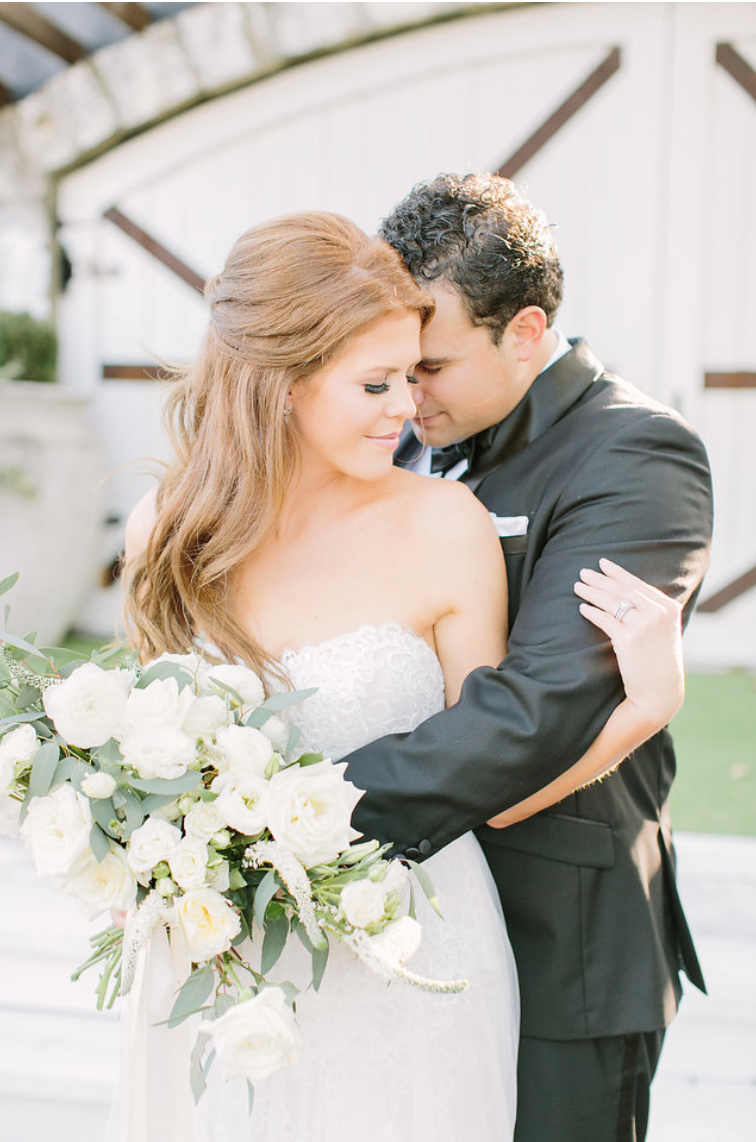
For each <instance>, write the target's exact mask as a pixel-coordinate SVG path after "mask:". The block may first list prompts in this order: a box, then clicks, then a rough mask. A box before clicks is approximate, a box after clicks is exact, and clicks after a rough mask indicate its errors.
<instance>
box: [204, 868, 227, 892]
mask: <svg viewBox="0 0 756 1142" xmlns="http://www.w3.org/2000/svg"><path fill="white" fill-rule="evenodd" d="M229 882H230V874H229V867H228V861H227V860H222V861H221V862H220V864H219V865H216V866H215V868H209V869H208V870H207V883H208V885H209V886H210V888H214V889H215V891H216V892H228V886H229Z"/></svg>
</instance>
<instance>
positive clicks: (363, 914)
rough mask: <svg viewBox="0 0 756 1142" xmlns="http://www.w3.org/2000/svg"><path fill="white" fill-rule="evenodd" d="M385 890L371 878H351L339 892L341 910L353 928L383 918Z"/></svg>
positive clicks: (375, 922)
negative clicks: (349, 882)
mask: <svg viewBox="0 0 756 1142" xmlns="http://www.w3.org/2000/svg"><path fill="white" fill-rule="evenodd" d="M385 910H386V891H385V888H384V886H383V884H382V883H379V882H376V881H373V880H353V881H352V882H351V884H347V885H346V887H345V888H344V889H342V892H341V911H342V912H343V913H344V915H345V917H346V919H347V920H348V922H349V923H350V924H351V925H352V927H354V928H367V927H368V926H369V925H370V924H377V923H378V921H379V920H382V919H383V915H384V912H385Z"/></svg>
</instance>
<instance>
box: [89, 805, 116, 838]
mask: <svg viewBox="0 0 756 1142" xmlns="http://www.w3.org/2000/svg"><path fill="white" fill-rule="evenodd" d="M89 808H90V810H91V813H92V816H93V818H94V819H95V821H96V822H97V824H98V825H99V826H100V828H101V829H102V831H103V833H107V834H108V836H109V837H113V838H114V839H115V840H118V833H117V832H116V831H115V830H114V828H113V820H114V818H115V816H116V811H115V805H114V804H113V801H112V799H111V798H110V797H95V798H93V799H92V800H91V801H90V802H89Z"/></svg>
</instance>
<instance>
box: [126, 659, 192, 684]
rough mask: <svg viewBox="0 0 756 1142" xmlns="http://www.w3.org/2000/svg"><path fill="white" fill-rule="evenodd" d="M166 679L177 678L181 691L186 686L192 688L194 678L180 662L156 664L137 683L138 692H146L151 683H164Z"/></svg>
mask: <svg viewBox="0 0 756 1142" xmlns="http://www.w3.org/2000/svg"><path fill="white" fill-rule="evenodd" d="M166 678H175V679H176V681H177V682H178V688H179V690H183V689H184V687H185V686H192V685H193V684H194V678H193V677H192V675H191V674H189V673H188V672H187V671H186V670H184V668H183V667H182V666H179V664H178V662H155V663H154V664H153V665H152V666H150V667H148V669H147V670H145V672H144V674H142V675H141V677H140V678H139V680H138V682H137V683H136V689H137V690H144V689H146V687H147V686H149V684H150V682H162V681H164V680H165V679H166Z"/></svg>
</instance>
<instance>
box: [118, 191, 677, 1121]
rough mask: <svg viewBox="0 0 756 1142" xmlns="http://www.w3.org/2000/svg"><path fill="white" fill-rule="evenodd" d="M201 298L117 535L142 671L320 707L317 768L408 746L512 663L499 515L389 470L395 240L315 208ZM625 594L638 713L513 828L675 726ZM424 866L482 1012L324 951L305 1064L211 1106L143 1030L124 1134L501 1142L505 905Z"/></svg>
mask: <svg viewBox="0 0 756 1142" xmlns="http://www.w3.org/2000/svg"><path fill="white" fill-rule="evenodd" d="M207 296H208V300H209V302H210V307H211V317H210V324H209V328H208V331H207V335H206V337H205V340H204V342H203V345H202V347H201V350H200V353H199V357H198V360H197V361H196V363H195V364H194V366H193V367H192V368H190V369H189V370H188V371H187V372H186V375H185V377H184V378H183V379H182V380H181V381H180V382H179V383H178V384H177V385H176V387H175V389H174V391H173V394H172V396H171V398H170V401H169V406H168V414H169V419H170V422H171V423H172V425H173V429H172V434H173V441H174V445H175V450H176V458H175V460H174V462H173V464H172V465H171V466H170V467H169V469H168V471H167V473H166V475H165V477H164V479H163V480H162V482H161V484H160V486H159V488H158V489H157V492H156V493H151V494H150V495H148V496H147V497H145V498H144V499H143V500H142V501H141V502H140V504H139V505H138V506H137V508H136V509H135V511H134V513H133V514H132V517H131V519H130V520H129V524H128V528H127V549H126V578H127V597H128V615H129V624H130V628H131V631H132V633H133V636H134V639H135V641H136V643H137V645H138V646H139V649H140V653H141V655H142V657H143V659H145V660H146V659H149V658H152V657H154V656H156V655H158V654H161V653H163V652H165V651H183V650H185V649H186V647H187V646H188V645H190V644H191V642H192V640H194V639H196V638H197V636H198V635H200V634H203V635H205V636H206V637H207V638H208V639H209V641H210V643H211V644H212V645H213V646H214V647H217V648H218V651H219V653H220V654H221V655H222V656H223V657H224V658H227V659H235V658H240V659H242V660H244V661H245V662H246V663H248V664H249V665H250V666H251V667H252V668H253V669H256V670H257V671H258V672H259V673H260V674H261V675H262V676H263V677H264V678H265V679H266V681H267V685H268V688H269V689H276V688H281V687H282V686H286V685H292V686H293V687H295V688H297V689H300V688H304V687H309V686H317V687H318V691H317V693H316V694H315V695H314V696H313V697H312V698H310V699H308V700H307V701H306V702H305V703H303V704H302V705H301V706H300V707H297V708H296V709H295V711H294V713H293V714H292V715H291V716H292V720H296V721H297V724H298V725H299V727H300V729H301V731H302V743H301V744H302V746H303V747H305V748H308V747H312V748H316V749H321V750H323V751H325V752H326V753H327V754H329V755H330V756H331V757H333V758H334V759H337V758H339V757H340V756H343V755H344V754H346V753H348V752H350V751H352V750H354V749H356V748H358V747H359V746H360V745H362V744H365V743H367V742H368V741H371V740H373V739H375V738H377V737H379V736H382V735H384V734H389V733H395V732H400V731H404V730H410V729H412V728H414V727H415V726H416V725H417V724H418V723H419V722H421V721H422V720H423V719H425V718H427V717H429V716H431V715H432V714H434V713H436V712H437V711H438V710H440V709H441V708H442V707H443V706H444V704H451V703H453V702H455V701H456V699H457V697H458V694H459V690H460V687H461V684H462V681H463V679H464V678H465V676H466V675H467V674H468V673H469V672H470V671H471V670H472V669H473V668H475V667H477V666H480V665H483V664H490V665H496V664H498V663H499V662H500V661H501V659H502V658H503V657H504V655H505V654H506V631H507V622H506V593H507V589H506V580H505V568H504V562H503V559H502V557H501V549H500V546H499V542H498V539H497V536H496V533H495V530H494V528H493V527H492V525H491V521H490V518H489V515H488V513H487V512H486V510H485V509H484V508H483V507H482V505H481V504H480V503H479V502H478V501H477V500H476V499H475V497H474V496H473V495H472V493H471V492H469V491H468V489H466V488H464V487H463V486H461V485H459V484H456V483H450V482H448V481H443V480H428V479H425V478H423V477H420V476H416V475H414V474H412V473H409V472H406V471H403V470H400V469H398V468H396V467H394V466H393V464H392V457H393V453H394V450H395V448H396V446H397V444H398V442H399V434H400V431H401V428H402V425H403V423H404V421H405V419H407V418H408V417H411V416H413V415H414V413H415V405H414V402H413V398H412V385H413V383H414V382H413V378H412V369H413V366H414V365H415V363H416V362H417V361H418V360H419V358H420V349H419V335H420V330H421V327H422V324H423V323H424V322H425V321H427V320H428V318H429V317H430V315H431V313H432V308H433V305H432V301H430V300H429V298H428V297H427V296H426V295H424V294H423V293H422V291H421V290H420V288H419V287H418V286H417V285H416V284H415V282H414V281H413V280H412V279H411V278H410V276H409V275H408V273H407V271H406V270H405V269H404V266H403V264H402V262H401V260H400V259H399V257H398V255H397V254H396V253H395V252H394V251H393V250H392V249H391V248H390V247H389V246H388V245H387V244H385V243H384V242H383V241H381V240H380V239H377V238H375V239H372V238H368V237H366V236H365V235H364V234H363V233H362V232H361V231H360V230H359V229H358V228H357V227H356V226H354V225H352V224H351V223H349V222H347V221H346V220H344V219H342V218H339V217H336V216H334V215H329V214H323V213H311V214H301V215H296V216H291V217H287V218H282V219H279V220H277V221H273V222H270V223H267V224H264V225H261V226H258V227H256V228H255V229H253V230H251V231H249V232H248V233H246V234H244V235H243V236H242V237H241V238H240V239H239V241H238V242H237V243H236V244H235V246H234V248H233V249H232V251H231V253H230V255H229V258H228V261H227V263H226V266H225V268H224V270H223V272H222V273H221V274H220V275H219V276H218V277H217V278H215V279H214V280H213V281H212V282H210V283H209V285H208V287H207ZM611 574H612V576H616V577H618V578H620V579H621V581H622V582H623V584H629V583H630V582H631V581H632V585H633V589H634V590H635V592H636V593H635V594H634V596H633V597H634V598H636V600H637V606H638V608H639V609H640V610H645V611H646V612H647V617H648V618H649V622H648V623H644V624H643V628H644V631H645V640H646V641H645V645H644V646H643V647H639V646H637V645H633V644H632V643H628V644H627V645H626V646H625V647H624V648H623V650H622V653H621V655H620V659H621V667H622V670H623V672H624V677H625V679H626V682H627V680H628V679H630V678H632V680H633V684H634V690H637V691H639V692H640V694H641V696H643V695H645V696H646V697H647V699H648V709H647V710H643V709H641V708H640V707H639V704H638V698H637V697H636V699H635V701H634V702H633V703H630V702H629V700H627V699H626V701H625V702H624V703H623V704H622V706H620V707H619V709H618V710H617V711H615V713H614V714H613V715H612V717H611V718H610V719H609V721H608V723H607V725H606V726H605V728H604V730H603V731H602V732H601V734H600V735H599V737H598V739H597V740H596V742H595V743H594V744H593V746H592V747H591V748H590V749H589V751H588V753H587V754H586V755H585V757H584V758H582V759H581V761H579V762H578V763H577V765H576V766H575V767H573V769H572V770H570V771H568V772H567V773H566V774H565V775H564V777H563V778H560V779H559V780H558V781H557V782H555V783H554V785H553V786H550V787H549V790H548V792H547V793H545V794H544V795H543V796H542V797H541V799H540V800H539V799H538V795H537V796H536V798H535V799H531V801H530V802H528V804H527V805H526V806H524V807H523V808H522V809H521V814H523V815H524V814H527V813H528V812H532V811H535V810H537V809H540V808H543V807H544V804H550V803H553V802H555V801H557V800H559V799H561V797H563V796H565V795H566V794H567V793H568V792H570V791H571V790H572V789H573V788H575V787H576V786H577V785H579V784H581V783H584V782H585V781H587V780H589V779H591V778H592V777H594V776H595V775H597V774H599V773H601V772H603V771H604V770H606V769H607V768H609V767H610V766H612V765H614V764H616V763H617V762H618V761H620V760H621V759H622V757H624V756H625V755H626V754H627V753H628V752H629V751H630V750H631V749H632V748H634V747H635V746H636V745H638V744H640V742H641V741H642V740H644V739H645V738H646V737H648V736H649V734H650V733H651V732H653V731H654V729H656V728H659V727H660V726H661V725H663V724H665V723H666V722H667V721H668V720H669V718H670V716H671V714H672V713H674V712H675V710H676V709H677V706H678V705H679V702H680V699H681V680H680V671H679V657H678V653H677V649H676V648H675V647H672V648H671V649H669V648H670V646H671V644H673V643H674V639H671V638H670V637H669V635H670V630H671V629H672V628H673V627H674V624H675V621H676V618H675V615H674V613H673V612H672V611H671V610H670V608H668V607H666V608H665V607H660V606H659V605H658V598H656V597H655V596H656V593H655V592H654V591H653V590H652V589H651V588H648V587H646V586H645V585H644V584H641V583H640V582H639V581H638V580H634V579H632V577H631V576H628V575H627V573H625V572H622V571H620V570H619V569H617V570H616V571H612V572H611ZM592 582H593V583H594V584H596V585H597V587H596V588H595V589H592V591H591V600H592V602H593V603H594V604H595V605H594V606H593V607H588V608H587V609H584V613H585V614H586V617H587V618H588V619H590V620H591V621H593V622H595V623H596V624H597V625H601V623H602V621H603V617H602V616H603V614H604V610H605V609H606V610H608V609H609V608H610V606H613V605H614V603H612V602H611V599H612V596H611V594H610V593H609V594H607V596H606V598H607V605H606V608H603V607H602V603H601V599H602V593H601V590H600V589H598V588H600V586H601V583H602V582H607V581H606V580H605V579H604V578H603V577H601V576H594V577H593V579H592ZM609 585H610V586H611V585H612V584H609ZM615 603H616V600H615ZM576 605H577V601H576ZM649 631H650V633H649ZM650 711H651V712H650ZM650 722H653V723H654V724H652V725H650V724H649V723H650ZM453 748H454V743H453V742H450V743H449V749H453ZM470 780H471V781H474V780H475V775H474V774H473V773H471V774H470ZM516 815H517V814H516V810H515V811H514V816H516ZM514 816H512V814H511V813H510V817H509V818H508V819H514ZM500 823H504V822H500ZM427 868H428V871H429V872H430V874H431V876H432V878H433V882H434V886H435V888H436V891H437V893H438V896H439V898H440V900H441V903H442V908H443V911H444V916H445V919H444V920H443V921H441V920H439V919H438V918H437V917H435V916H434V915H433V914H432V913H429V911H428V910H426V914H423V915H422V916H420V917H419V918H420V919H421V920H422V922H423V930H424V937H423V939H424V946H423V948H422V949H421V952H420V953H418V956H417V957H416V958H415V959H413V961H412V966H413V968H415V966H416V965H417V970H419V971H421V972H425V973H426V974H430V975H435V976H438V977H443V978H450V977H453V976H464V977H466V978H467V979H468V980H469V981H470V986H469V988H468V990H467V991H466V992H464V993H463V994H461V995H458V996H454V997H448V996H437V995H431V994H428V993H425V992H416V991H414V990H413V989H410V988H407V987H404V986H402V985H399V984H396V983H394V984H392V985H390V986H387V985H386V983H385V981H380V980H378V979H377V977H376V978H374V977H372V976H371V974H370V973H369V972H368V971H367V970H366V969H365V968H364V967H363V966H362V965H361V964H359V963H357V962H356V961H353V960H352V959H351V958H350V956H349V954H348V953H347V952H346V950H345V949H344V948H342V947H338V948H336V949H333V950H332V954H331V958H330V960H329V964H328V968H327V970H326V976H325V980H324V982H323V985H322V987H321V989H320V991H319V992H318V993H313V992H312V991H307V990H305V991H304V992H303V993H302V994H301V995H300V997H299V999H298V1001H297V1014H298V1021H299V1023H300V1027H301V1032H302V1037H303V1049H302V1052H301V1058H300V1061H299V1062H298V1063H296V1064H295V1065H293V1066H292V1067H290V1068H286V1069H284V1070H282V1071H280V1072H278V1073H277V1074H276V1075H274V1076H272V1077H271V1078H270V1079H268V1080H266V1082H264V1083H260V1084H258V1086H257V1088H256V1091H255V1102H254V1108H253V1112H252V1114H251V1116H250V1115H249V1114H248V1111H247V1102H246V1091H245V1090H244V1089H241V1086H243V1084H241V1086H240V1085H239V1083H240V1080H236V1081H235V1082H230V1083H224V1082H223V1080H222V1076H218V1075H215V1076H214V1079H213V1081H211V1084H210V1085H211V1089H210V1090H209V1091H208V1093H207V1094H206V1095H205V1096H204V1097H203V1099H202V1100H201V1101H200V1104H199V1107H198V1108H197V1109H196V1110H193V1109H192V1108H191V1102H190V1096H189V1092H188V1081H187V1082H186V1083H185V1084H184V1083H183V1080H180V1081H179V1083H178V1085H177V1086H176V1087H171V1088H170V1089H168V1090H167V1089H166V1088H165V1087H161V1089H159V1090H154V1089H152V1090H151V1089H150V1075H149V1074H142V1075H141V1076H140V1075H139V1074H138V1073H137V1072H138V1069H139V1065H140V1064H139V1062H138V1059H139V1058H142V1059H145V1058H146V1057H147V1055H148V1052H147V1050H146V1048H144V1045H143V1044H139V1043H138V1042H137V1043H135V1042H134V1035H135V1031H134V1027H133V1026H132V1028H131V1032H130V1039H129V1043H130V1053H131V1059H130V1067H131V1072H130V1079H129V1085H130V1087H131V1090H130V1091H129V1090H124V1091H123V1093H122V1111H121V1115H122V1117H121V1128H120V1129H121V1134H120V1137H121V1138H122V1139H127V1140H128V1142H148V1140H149V1142H152V1140H153V1139H155V1140H157V1139H158V1138H159V1139H160V1140H161V1142H164V1140H166V1139H174V1138H175V1139H176V1140H177V1142H178V1139H181V1142H221V1140H226V1139H229V1140H230V1139H232V1138H233V1139H234V1140H236V1139H241V1138H245V1139H250V1140H254V1142H262V1140H265V1142H289V1140H297V1142H346V1139H352V1138H353V1137H354V1136H356V1135H357V1136H359V1137H360V1138H361V1139H362V1140H363V1142H407V1140H409V1139H411V1138H412V1139H419V1140H420V1142H422V1140H424V1139H429V1138H432V1139H434V1142H457V1140H458V1139H459V1138H461V1137H471V1138H474V1139H476V1142H489V1140H490V1142H494V1139H495V1140H496V1142H506V1140H507V1139H511V1137H512V1134H513V1130H514V1114H515V1063H516V1058H515V1056H516V1044H517V1024H518V994H517V985H516V977H515V969H514V963H513V959H512V953H511V950H510V947H509V944H508V941H507V937H506V930H505V927H504V921H503V918H502V915H501V912H500V908H499V904H498V899H497V894H496V891H495V889H494V887H493V884H492V881H491V877H490V874H489V872H488V868H487V865H486V862H485V860H484V858H483V856H482V854H481V851H480V849H479V847H478V844H477V841H476V840H475V839H474V837H473V836H472V834H467V835H465V836H463V837H461V838H460V839H459V840H458V841H455V842H454V844H452V845H450V846H449V847H448V848H447V849H445V850H443V851H441V852H440V853H438V854H436V855H434V856H433V857H432V858H431V859H430V860H428V862H427ZM299 951H302V957H304V959H306V960H307V962H308V963H309V957H306V956H305V954H304V952H303V950H301V949H299ZM299 951H298V949H297V948H295V947H293V946H292V947H288V948H287V949H286V950H285V952H284V955H283V956H282V958H281V960H280V961H279V963H278V964H277V965H276V969H275V976H274V977H273V978H275V979H277V980H285V979H290V980H292V981H293V982H294V983H298V982H299V981H300V979H301V980H302V984H303V986H304V985H305V983H306V978H307V977H306V971H305V968H306V966H307V965H306V964H305V963H303V962H302V959H301V958H300V955H299ZM132 1002H133V1001H132ZM145 1034H148V1032H146V1031H145ZM174 1034H175V1033H174V1032H171V1033H169V1035H168V1038H167V1039H166V1040H165V1045H166V1046H167V1047H168V1049H169V1050H170V1049H171V1044H172V1043H175V1044H176V1048H175V1049H176V1050H178V1043H179V1038H178V1036H176V1038H175V1039H171V1036H172V1035H174ZM179 1062H180V1064H181V1067H182V1068H186V1067H187V1066H188V1063H187V1061H186V1060H184V1059H182V1060H179ZM182 1073H183V1072H182ZM136 1092H140V1093H139V1094H138V1096H137V1093H136ZM161 1124H162V1125H161Z"/></svg>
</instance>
